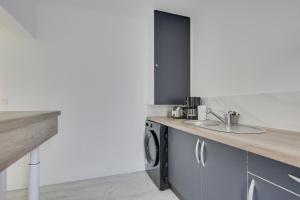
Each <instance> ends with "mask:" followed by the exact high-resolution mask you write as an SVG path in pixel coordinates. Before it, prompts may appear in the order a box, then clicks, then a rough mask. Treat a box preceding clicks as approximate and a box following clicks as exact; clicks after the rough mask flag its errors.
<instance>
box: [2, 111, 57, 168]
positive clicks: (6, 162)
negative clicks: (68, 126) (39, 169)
mask: <svg viewBox="0 0 300 200" xmlns="http://www.w3.org/2000/svg"><path fill="white" fill-rule="evenodd" d="M60 114H61V113H60V111H49V112H47V111H44V112H26V111H21V112H16V111H13V112H6V111H5V112H2V111H1V112H0V171H2V170H4V169H6V168H7V167H9V166H10V165H12V164H13V163H14V162H16V161H17V160H19V159H20V158H22V157H23V156H24V155H26V154H27V153H29V152H30V151H32V150H33V149H35V148H36V147H38V146H39V145H41V144H42V143H44V142H45V141H47V140H48V139H49V138H51V137H52V136H54V135H55V134H57V132H58V116H59V115H60Z"/></svg>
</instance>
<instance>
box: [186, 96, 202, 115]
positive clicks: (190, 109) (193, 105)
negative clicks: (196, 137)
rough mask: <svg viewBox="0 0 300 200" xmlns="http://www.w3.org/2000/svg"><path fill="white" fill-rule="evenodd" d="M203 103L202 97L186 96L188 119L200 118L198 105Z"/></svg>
mask: <svg viewBox="0 0 300 200" xmlns="http://www.w3.org/2000/svg"><path fill="white" fill-rule="evenodd" d="M201 103H202V101H201V98H200V97H186V99H185V106H186V118H187V119H198V111H197V107H198V106H200V105H201Z"/></svg>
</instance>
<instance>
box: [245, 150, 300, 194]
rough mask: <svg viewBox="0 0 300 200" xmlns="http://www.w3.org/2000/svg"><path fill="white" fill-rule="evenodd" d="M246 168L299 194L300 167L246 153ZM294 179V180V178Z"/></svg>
mask: <svg viewBox="0 0 300 200" xmlns="http://www.w3.org/2000/svg"><path fill="white" fill-rule="evenodd" d="M248 170H249V172H251V173H252V174H256V175H257V176H259V177H262V178H265V179H267V180H270V181H271V182H273V183H276V184H278V185H280V186H282V187H284V188H287V189H288V190H291V191H293V192H295V193H297V194H300V182H297V179H299V180H300V169H299V168H297V167H293V166H291V165H287V164H284V163H281V162H278V161H275V160H271V159H269V158H265V157H262V156H259V155H256V154H252V153H249V155H248ZM293 178H294V179H295V180H294V179H293Z"/></svg>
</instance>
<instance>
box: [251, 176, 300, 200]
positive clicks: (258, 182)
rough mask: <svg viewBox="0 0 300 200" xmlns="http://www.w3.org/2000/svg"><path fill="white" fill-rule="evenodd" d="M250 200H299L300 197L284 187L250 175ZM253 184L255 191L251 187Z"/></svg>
mask: <svg viewBox="0 0 300 200" xmlns="http://www.w3.org/2000/svg"><path fill="white" fill-rule="evenodd" d="M248 180H249V184H248V185H249V199H248V200H299V199H300V196H297V195H296V194H293V193H291V192H289V191H287V190H285V189H283V188H282V187H278V186H276V184H272V183H270V182H267V181H264V180H262V179H260V178H257V177H254V176H252V175H249V178H248ZM251 183H252V184H253V190H251V189H250V188H251V185H252V184H251Z"/></svg>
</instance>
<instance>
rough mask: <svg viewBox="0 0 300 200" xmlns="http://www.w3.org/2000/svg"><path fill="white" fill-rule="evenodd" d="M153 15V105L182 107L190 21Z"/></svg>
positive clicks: (187, 87) (187, 93) (186, 90)
mask: <svg viewBox="0 0 300 200" xmlns="http://www.w3.org/2000/svg"><path fill="white" fill-rule="evenodd" d="M154 15H155V20H154V21H155V22H154V24H155V27H154V29H155V34H154V37H155V39H154V40H155V44H154V51H155V52H154V62H155V70H154V73H155V74H154V79H155V80H154V103H155V104H158V105H163V104H183V103H184V98H185V97H187V96H190V18H188V17H183V16H179V15H174V14H170V13H165V12H161V11H155V13H154Z"/></svg>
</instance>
